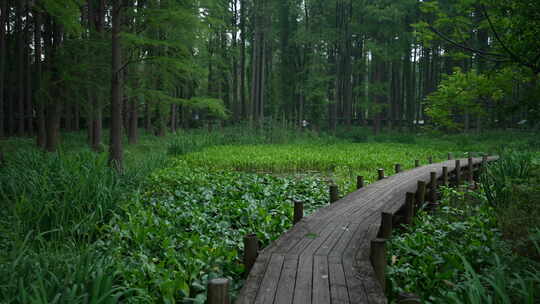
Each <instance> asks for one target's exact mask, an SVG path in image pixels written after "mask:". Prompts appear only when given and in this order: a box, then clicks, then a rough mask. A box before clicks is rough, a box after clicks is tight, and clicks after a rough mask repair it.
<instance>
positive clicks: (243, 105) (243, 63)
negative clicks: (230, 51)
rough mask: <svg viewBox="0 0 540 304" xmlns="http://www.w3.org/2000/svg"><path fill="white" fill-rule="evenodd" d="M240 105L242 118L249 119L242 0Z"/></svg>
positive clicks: (241, 3) (241, 6)
mask: <svg viewBox="0 0 540 304" xmlns="http://www.w3.org/2000/svg"><path fill="white" fill-rule="evenodd" d="M240 40H241V41H240V105H241V113H242V115H241V116H242V118H243V119H247V118H248V107H247V100H246V0H240Z"/></svg>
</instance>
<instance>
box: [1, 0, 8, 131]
mask: <svg viewBox="0 0 540 304" xmlns="http://www.w3.org/2000/svg"><path fill="white" fill-rule="evenodd" d="M7 14H8V6H7V0H0V139H2V138H4V137H5V135H6V134H5V129H4V128H5V121H4V119H5V116H4V104H5V102H4V100H5V99H4V88H5V84H4V81H5V79H6V77H5V75H6V70H7V69H6V23H7Z"/></svg>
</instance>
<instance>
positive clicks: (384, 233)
mask: <svg viewBox="0 0 540 304" xmlns="http://www.w3.org/2000/svg"><path fill="white" fill-rule="evenodd" d="M393 217H394V216H393V215H392V213H388V212H383V213H381V228H380V230H379V237H381V238H383V239H389V238H390V236H392V220H393Z"/></svg>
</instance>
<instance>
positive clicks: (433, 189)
mask: <svg viewBox="0 0 540 304" xmlns="http://www.w3.org/2000/svg"><path fill="white" fill-rule="evenodd" d="M429 176H430V181H429V190H430V193H429V200H430V201H431V203H435V201H436V200H437V172H430V174H429Z"/></svg>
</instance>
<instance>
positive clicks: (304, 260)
mask: <svg viewBox="0 0 540 304" xmlns="http://www.w3.org/2000/svg"><path fill="white" fill-rule="evenodd" d="M312 283H313V256H304V257H300V259H299V260H298V269H297V272H296V284H295V287H294V298H293V304H311V292H312Z"/></svg>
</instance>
